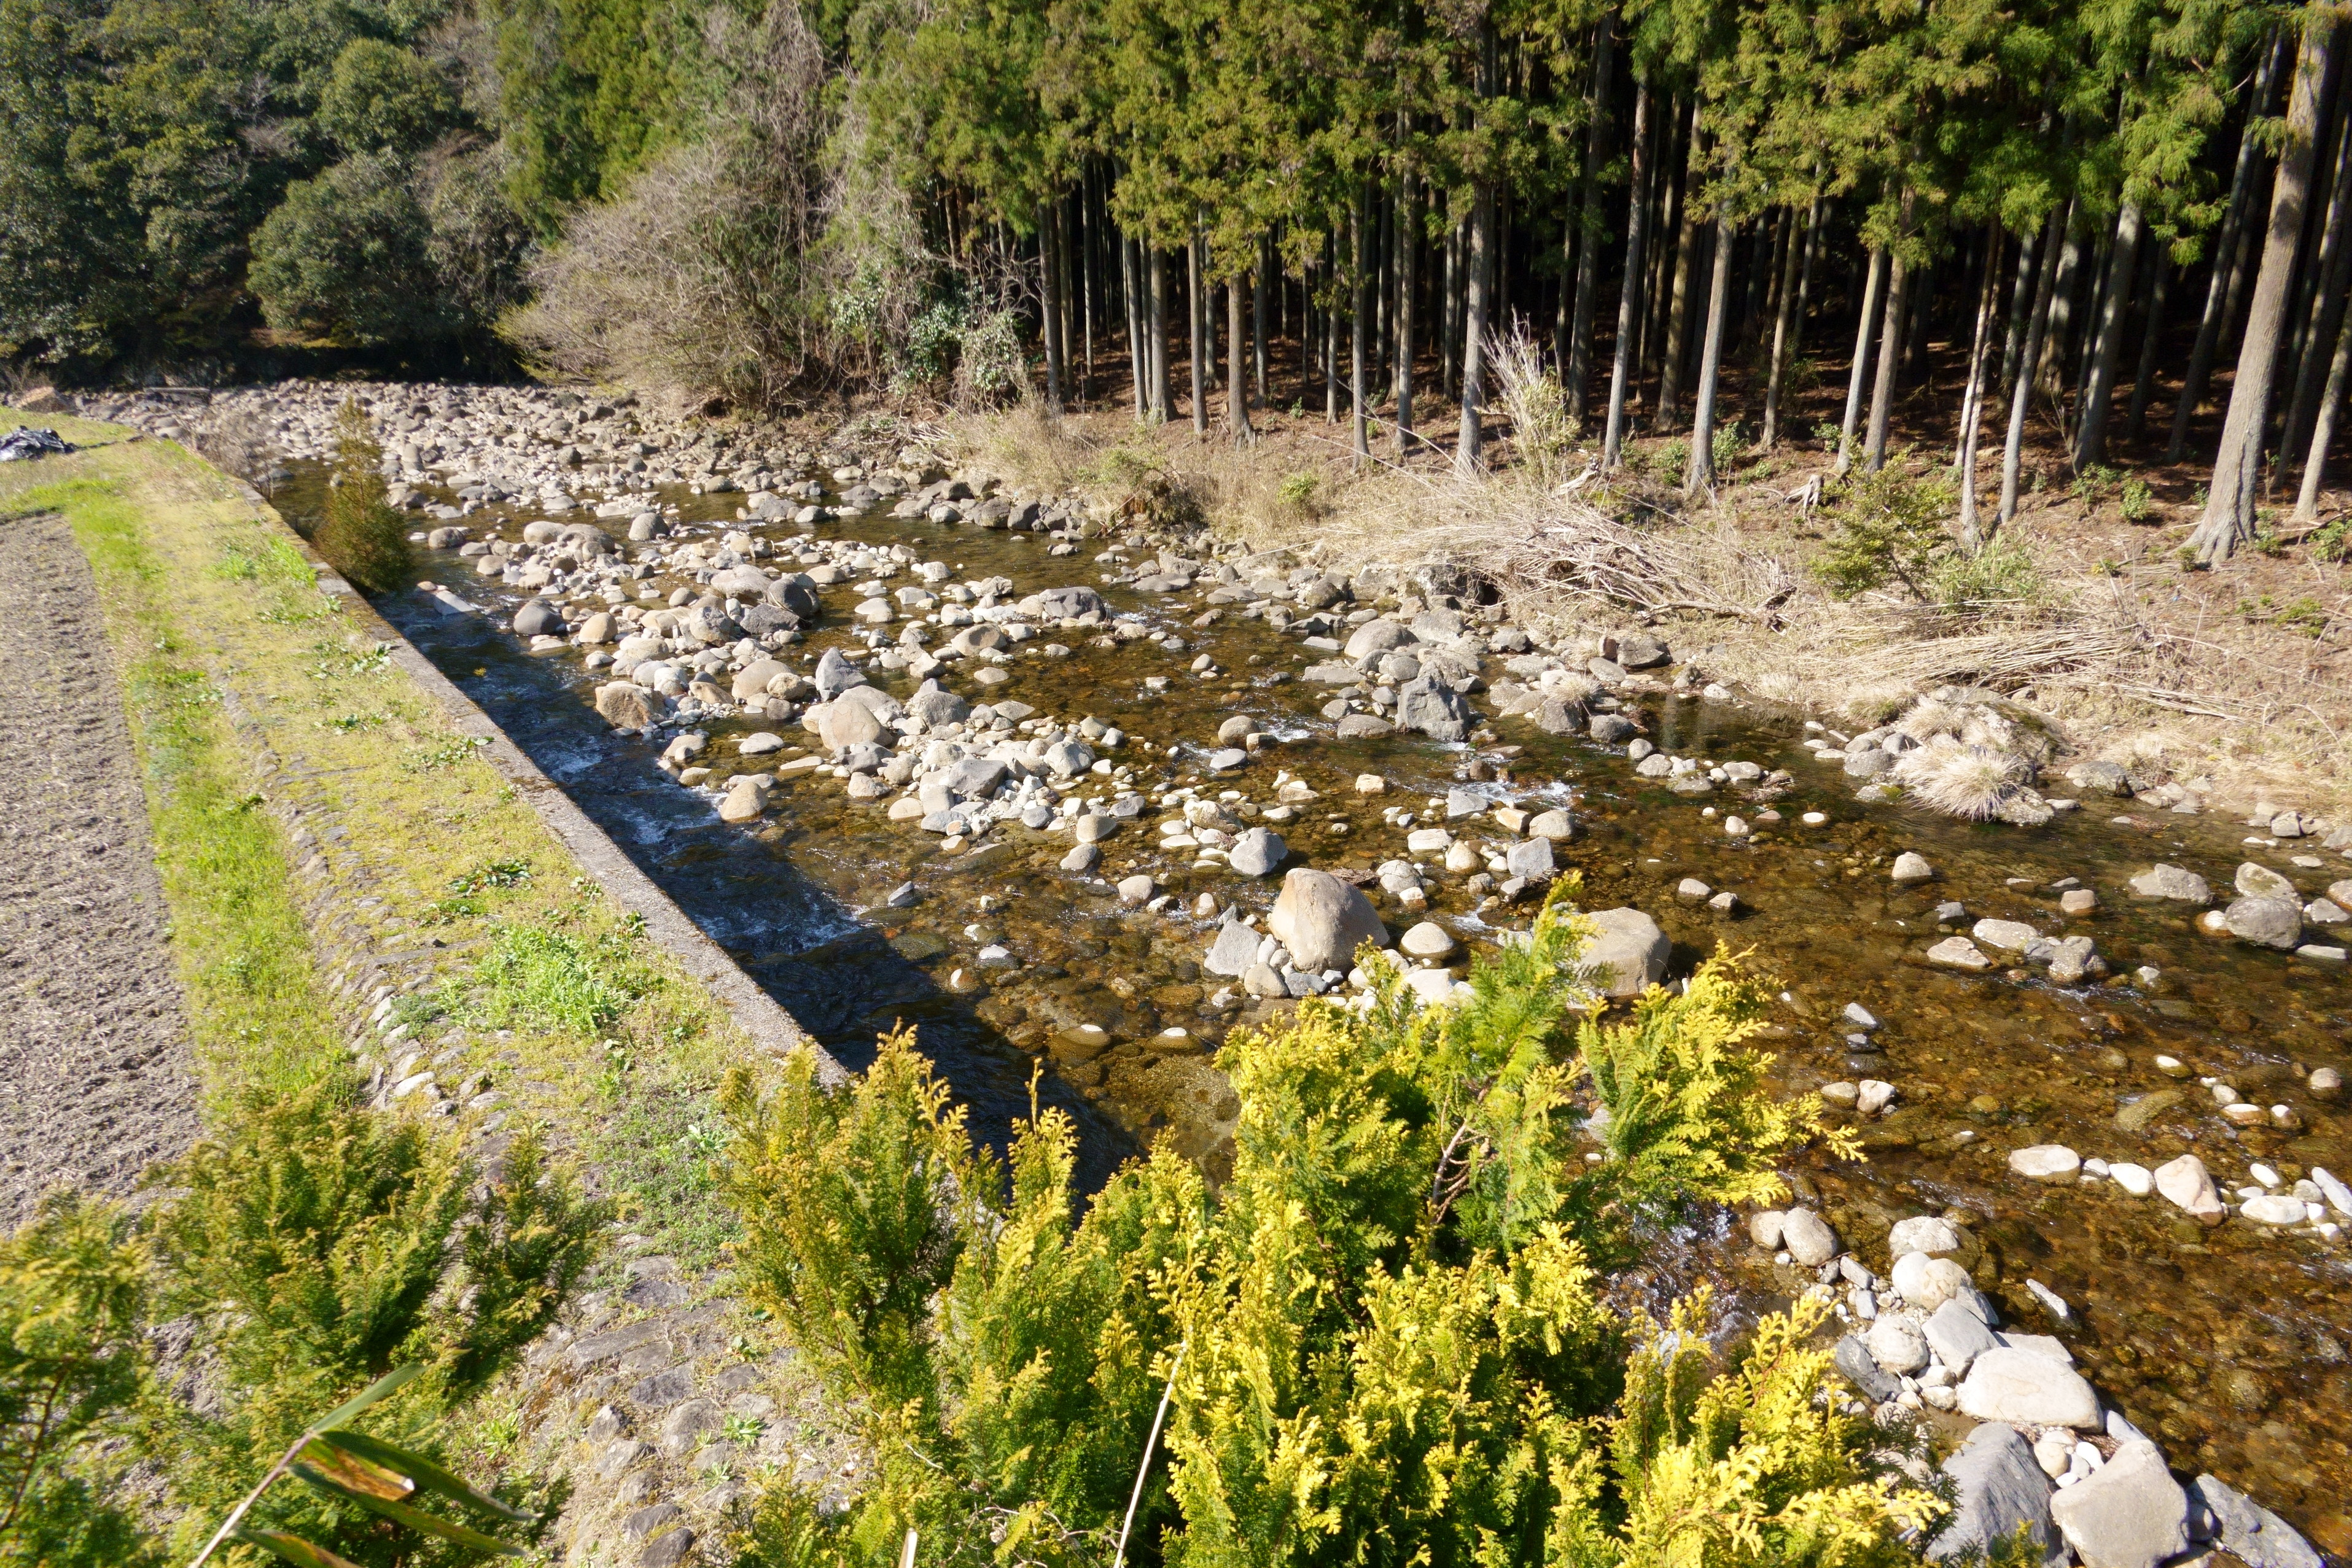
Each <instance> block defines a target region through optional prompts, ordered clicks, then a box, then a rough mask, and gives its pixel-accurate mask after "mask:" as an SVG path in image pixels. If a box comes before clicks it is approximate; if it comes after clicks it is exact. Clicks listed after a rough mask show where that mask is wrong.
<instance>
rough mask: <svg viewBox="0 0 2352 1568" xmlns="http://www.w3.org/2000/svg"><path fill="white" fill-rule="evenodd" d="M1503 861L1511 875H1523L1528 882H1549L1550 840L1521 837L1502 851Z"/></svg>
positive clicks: (1551, 866)
mask: <svg viewBox="0 0 2352 1568" xmlns="http://www.w3.org/2000/svg"><path fill="white" fill-rule="evenodd" d="M1503 863H1504V866H1505V867H1506V868H1507V872H1508V873H1509V874H1510V875H1512V876H1519V877H1525V878H1527V879H1528V881H1529V882H1549V881H1550V880H1551V877H1552V872H1553V862H1552V858H1551V841H1550V840H1549V839H1521V840H1520V841H1518V842H1517V843H1516V844H1513V845H1512V846H1511V847H1510V848H1509V849H1508V850H1507V851H1506V852H1504V855H1503Z"/></svg>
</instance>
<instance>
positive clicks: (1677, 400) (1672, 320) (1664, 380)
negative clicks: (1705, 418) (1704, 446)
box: [1650, 102, 1705, 431]
mask: <svg viewBox="0 0 2352 1568" xmlns="http://www.w3.org/2000/svg"><path fill="white" fill-rule="evenodd" d="M1684 156H1685V162H1684V168H1683V193H1682V197H1681V209H1682V222H1681V225H1680V228H1679V232H1678V233H1677V234H1676V235H1675V276H1674V282H1673V284H1672V286H1671V287H1672V290H1673V292H1672V298H1671V302H1670V303H1669V305H1668V306H1667V311H1666V341H1665V357H1664V361H1662V363H1661V364H1660V367H1659V371H1658V406H1657V408H1656V410H1655V411H1654V413H1652V414H1651V416H1650V428H1651V429H1652V430H1657V431H1666V430H1672V429H1674V428H1675V425H1677V424H1679V423H1682V413H1683V407H1682V403H1683V361H1684V356H1685V355H1686V354H1687V353H1688V352H1689V351H1690V316H1691V310H1690V295H1691V265H1692V262H1693V261H1694V259H1695V258H1696V254H1697V251H1698V220H1697V219H1696V217H1695V216H1694V215H1693V214H1692V212H1691V206H1692V204H1693V203H1694V202H1695V201H1696V199H1697V197H1698V185H1699V180H1700V177H1701V171H1700V168H1699V160H1700V159H1701V158H1702V157H1703V156H1705V154H1704V153H1703V152H1702V151H1701V148H1700V141H1699V134H1698V106H1697V104H1696V102H1694V103H1693V104H1692V106H1691V131H1690V144H1689V150H1688V151H1687V152H1685V155H1684Z"/></svg>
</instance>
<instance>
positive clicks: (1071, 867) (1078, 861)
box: [1062, 843, 1102, 873]
mask: <svg viewBox="0 0 2352 1568" xmlns="http://www.w3.org/2000/svg"><path fill="white" fill-rule="evenodd" d="M1101 859H1102V846H1101V845H1100V844H1094V843H1086V844H1075V845H1072V846H1071V849H1070V852H1069V853H1068V854H1066V855H1064V856H1063V857H1062V869H1063V870H1064V871H1072V872H1078V873H1086V872H1090V871H1092V870H1094V869H1095V865H1096V862H1098V861H1100V860H1101Z"/></svg>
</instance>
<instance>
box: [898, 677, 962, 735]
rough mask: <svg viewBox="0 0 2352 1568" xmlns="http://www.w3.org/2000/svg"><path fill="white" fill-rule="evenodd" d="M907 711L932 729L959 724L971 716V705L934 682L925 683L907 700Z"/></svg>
mask: <svg viewBox="0 0 2352 1568" xmlns="http://www.w3.org/2000/svg"><path fill="white" fill-rule="evenodd" d="M907 711H908V713H910V714H912V715H914V716H916V717H917V718H919V719H921V720H922V721H923V722H924V723H925V724H926V725H929V726H930V727H932V728H934V729H940V728H944V727H947V726H949V725H951V724H961V723H962V722H963V721H964V720H965V719H967V718H970V717H971V704H970V703H968V702H966V701H965V700H964V699H963V698H962V697H961V696H959V695H957V694H955V693H954V692H951V691H949V690H948V689H947V688H946V687H945V686H942V685H940V683H939V682H938V681H936V680H929V681H925V682H924V683H923V684H922V685H919V686H918V687H917V688H915V695H912V696H910V697H908V699H907Z"/></svg>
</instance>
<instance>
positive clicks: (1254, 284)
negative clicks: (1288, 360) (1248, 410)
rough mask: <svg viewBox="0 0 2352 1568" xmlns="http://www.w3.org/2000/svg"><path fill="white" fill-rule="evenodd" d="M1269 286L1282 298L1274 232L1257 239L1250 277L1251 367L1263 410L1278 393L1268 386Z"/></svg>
mask: <svg viewBox="0 0 2352 1568" xmlns="http://www.w3.org/2000/svg"><path fill="white" fill-rule="evenodd" d="M1269 283H1271V284H1272V286H1273V287H1274V289H1275V292H1276V294H1277V295H1278V294H1279V293H1280V292H1281V289H1282V278H1281V275H1280V274H1279V273H1277V272H1276V271H1275V269H1274V231H1273V230H1271V229H1268V230H1267V231H1266V232H1265V233H1264V234H1262V235H1258V236H1257V271H1256V272H1255V273H1254V274H1253V275H1252V276H1251V277H1250V364H1251V368H1252V369H1253V370H1255V371H1256V372H1257V376H1256V381H1255V383H1254V384H1255V388H1256V392H1257V406H1258V407H1260V408H1264V407H1265V406H1267V405H1268V404H1269V403H1271V402H1273V401H1274V391H1273V389H1272V388H1270V387H1268V386H1267V385H1266V384H1265V295H1266V288H1267V286H1268V284H1269Z"/></svg>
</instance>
